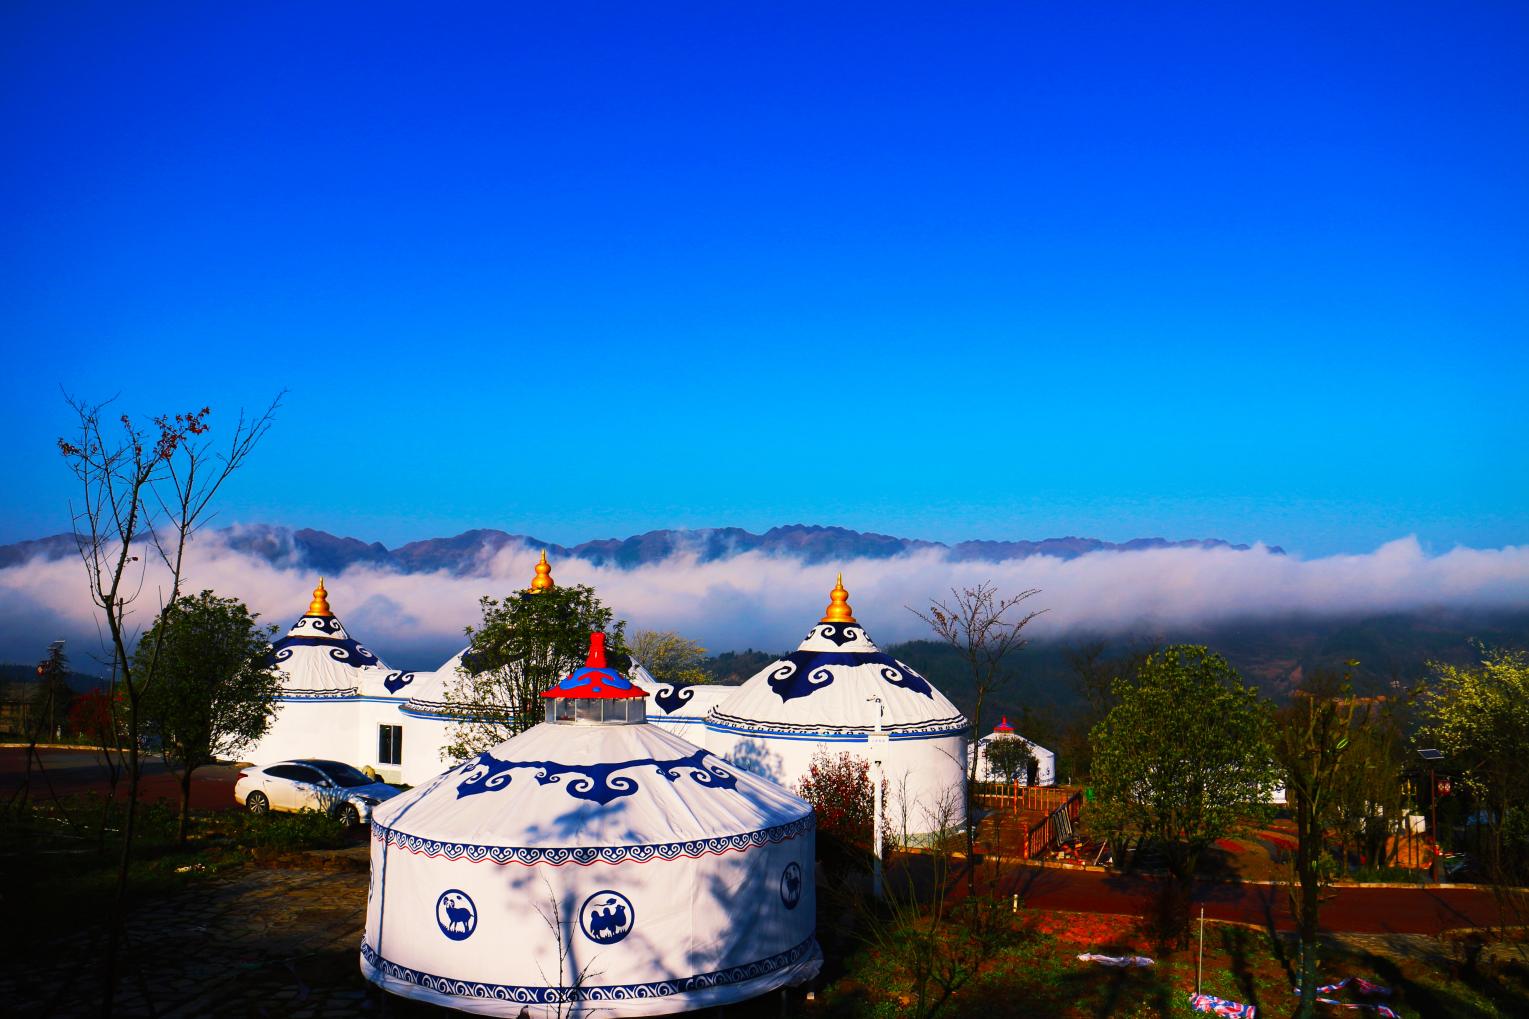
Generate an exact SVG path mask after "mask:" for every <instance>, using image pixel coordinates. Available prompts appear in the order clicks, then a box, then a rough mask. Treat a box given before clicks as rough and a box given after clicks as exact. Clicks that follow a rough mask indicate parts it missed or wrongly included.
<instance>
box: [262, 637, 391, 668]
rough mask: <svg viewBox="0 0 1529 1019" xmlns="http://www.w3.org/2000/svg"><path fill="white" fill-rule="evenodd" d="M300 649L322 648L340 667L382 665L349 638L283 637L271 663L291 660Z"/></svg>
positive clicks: (277, 645) (276, 647) (278, 642)
mask: <svg viewBox="0 0 1529 1019" xmlns="http://www.w3.org/2000/svg"><path fill="white" fill-rule="evenodd" d="M300 647H321V648H324V649H325V650H326V651H327V652H328V653H329V657H330V658H333V659H334V660H335V661H337V662H339V663H341V664H342V665H352V666H355V667H356V668H358V669H360V668H365V667H368V666H377V665H381V664H382V663H381V661H379V660H378V658H377V656H376V655H374V654H372V653H371V652H370V651H368V650H367V649H366V648H364V647H362V646H361V645H360V644H358V643H356V642H355V641H353V640H351V639H350V638H349V637H290V636H289V637H283V638H282V639H281V640H279V641H277V642H276V646H275V649H274V652H275V653H274V654H272V655H271V661H272V662H273V663H275V664H280V663H281V662H284V661H286V660H287V659H288V658H291V657H292V652H293V651H294V650H295V649H297V648H300Z"/></svg>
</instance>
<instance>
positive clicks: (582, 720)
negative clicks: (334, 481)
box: [361, 634, 822, 1017]
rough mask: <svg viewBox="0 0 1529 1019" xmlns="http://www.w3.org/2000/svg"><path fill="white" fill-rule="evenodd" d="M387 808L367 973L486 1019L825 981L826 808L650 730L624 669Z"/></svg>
mask: <svg viewBox="0 0 1529 1019" xmlns="http://www.w3.org/2000/svg"><path fill="white" fill-rule="evenodd" d="M544 696H545V697H546V698H547V715H546V721H545V722H543V723H541V724H540V725H537V726H534V727H532V728H531V729H529V730H527V731H525V732H523V733H520V734H519V735H517V736H515V737H513V738H512V739H509V740H506V741H505V742H503V743H500V744H499V745H497V746H495V747H493V748H492V749H490V750H487V751H485V752H483V753H480V754H478V755H477V756H476V757H474V758H473V759H472V760H469V761H467V762H466V763H464V764H462V765H460V766H459V767H456V768H453V769H451V770H450V771H447V772H445V773H443V774H441V775H439V776H438V777H436V778H435V779H432V780H431V781H430V782H429V783H427V784H425V785H423V786H420V787H418V788H415V789H412V790H410V791H408V792H406V793H404V794H402V795H400V796H398V797H396V798H394V799H392V800H389V801H388V802H387V803H386V804H385V805H384V806H382V807H380V808H379V809H378V810H377V811H376V812H375V813H374V814H373V816H372V865H371V883H370V886H369V890H368V895H367V914H366V934H365V939H364V941H363V943H362V947H361V969H362V972H363V973H364V974H365V975H366V977H367V979H369V980H371V981H373V982H374V983H377V984H379V985H380V986H382V987H383V988H385V989H387V990H388V991H391V992H393V993H395V994H399V995H403V996H406V997H410V998H415V999H419V1000H423V1001H428V1002H432V1003H434V1004H438V1005H445V1006H449V1007H452V1008H457V1009H461V1010H464V1011H469V1012H479V1013H483V1014H487V1015H505V1016H515V1015H519V1014H520V1010H521V1009H522V1008H523V1007H528V1008H529V1010H530V1014H531V1015H533V1016H548V1017H550V1016H554V1015H571V1016H584V1015H602V1016H613V1017H614V1016H635V1015H661V1014H667V1013H672V1012H683V1011H688V1010H691V1009H697V1008H705V1007H709V1006H713V1005H722V1004H726V1003H729V1002H735V1001H741V1000H743V999H746V998H750V997H754V996H756V995H759V994H763V993H765V992H767V991H771V990H775V989H777V988H779V987H783V986H786V985H790V984H798V983H801V982H803V981H805V980H808V979H810V978H811V977H812V976H814V975H815V974H816V973H817V971H818V968H819V967H820V966H821V964H822V953H821V951H820V950H819V948H818V944H817V940H816V938H815V937H814V933H813V932H814V927H815V911H816V901H815V892H814V887H813V857H814V852H813V849H814V844H813V830H814V826H813V814H812V808H811V807H810V806H809V805H808V804H806V803H804V802H803V801H801V800H799V799H797V798H796V797H795V796H792V795H791V794H790V793H788V792H786V790H784V789H782V788H780V787H779V786H777V785H775V784H774V783H772V782H769V781H766V780H764V779H761V778H758V777H756V776H754V775H750V774H748V773H747V772H744V771H742V770H740V769H737V768H734V767H732V766H730V765H728V764H727V763H725V762H723V761H721V760H719V759H718V758H716V757H715V756H713V755H711V754H710V753H708V752H707V751H705V750H702V749H701V748H700V747H697V746H696V745H694V744H693V743H688V742H686V741H685V740H683V739H680V738H679V737H678V736H675V735H673V734H671V733H669V732H666V731H664V730H662V729H660V728H658V727H657V726H654V725H650V724H648V722H647V720H646V719H647V711H646V707H647V705H646V695H645V694H644V693H643V691H641V690H640V689H638V688H636V687H635V686H634V685H633V684H632V683H631V682H630V681H629V680H628V679H626V677H624V676H621V675H620V674H619V673H617V672H616V671H615V670H613V669H610V668H608V667H607V666H606V663H605V655H604V634H594V635H592V637H591V641H590V652H589V659H588V661H587V662H586V664H585V665H584V667H583V668H581V669H578V670H577V671H575V672H574V673H573V674H572V675H570V676H569V677H567V678H566V679H564V680H563V681H562V682H561V683H560V684H559V685H558V686H557V687H555V688H553V689H552V690H550V691H548V692H547V693H546V694H544Z"/></svg>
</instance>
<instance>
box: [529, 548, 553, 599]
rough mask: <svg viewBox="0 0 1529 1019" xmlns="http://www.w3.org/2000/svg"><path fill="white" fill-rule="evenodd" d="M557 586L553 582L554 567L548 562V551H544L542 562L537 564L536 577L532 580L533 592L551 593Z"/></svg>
mask: <svg viewBox="0 0 1529 1019" xmlns="http://www.w3.org/2000/svg"><path fill="white" fill-rule="evenodd" d="M556 586H557V585H556V584H554V583H553V582H552V566H551V565H550V564H549V563H548V562H547V550H546V549H542V557H541V561H540V562H538V563H537V564H536V576H535V577H533V578H532V579H531V592H532V593H533V594H535V593H537V592H539V591H550V590H551V589H552V588H554V587H556Z"/></svg>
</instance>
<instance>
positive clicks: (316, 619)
mask: <svg viewBox="0 0 1529 1019" xmlns="http://www.w3.org/2000/svg"><path fill="white" fill-rule="evenodd" d="M272 658H273V661H274V662H275V665H276V668H277V671H278V672H279V673H280V674H281V692H280V693H279V694H278V695H277V698H276V717H275V718H274V719H273V720H272V722H271V727H270V728H269V729H268V730H266V733H265V735H264V736H262V737H261V738H260V740H259V741H258V742H257V743H256V744H255V745H253V746H252V747H250V748H249V749H248V750H247V751H246V755H245V756H247V757H248V758H249V760H250V761H251V762H253V763H255V764H269V763H272V762H274V761H281V760H286V759H289V758H294V757H326V758H332V759H334V760H338V761H345V762H347V763H350V764H354V765H355V766H357V767H366V766H368V765H370V766H373V767H377V768H378V769H379V770H380V771H382V772H383V773H384V774H386V773H387V772H388V771H389V770H390V769H392V770H395V771H396V768H394V767H393V765H391V764H389V763H387V762H386V760H385V759H386V758H387V757H389V756H390V754H389V752H388V750H389V748H388V746H387V745H386V739H387V737H388V735H389V733H388V732H387V731H386V730H383V729H381V728H379V726H382V725H393V724H396V722H397V719H396V715H397V712H398V708H399V707H400V706H402V705H403V703H404V701H405V699H406V698H405V697H404V696H403V695H401V694H400V693H399V691H398V688H397V683H398V679H397V677H398V676H399V675H401V674H400V673H397V672H393V671H390V670H389V669H388V667H387V666H386V665H385V664H384V663H383V662H382V660H381V659H380V658H378V657H377V655H375V654H374V653H372V652H371V651H370V650H368V649H367V648H366V647H365V646H363V645H362V644H360V643H359V642H357V641H356V640H355V639H354V638H353V637H351V635H350V634H349V633H347V632H346V630H345V627H344V625H343V624H342V623H341V622H340V620H339V617H337V616H336V615H335V614H334V612H333V611H331V610H330V608H329V595H328V592H327V591H326V590H325V588H324V580H323V578H322V577H321V578H319V583H318V586H317V587H316V588H314V590H313V600H312V601H311V602H310V603H309V604H308V611H307V612H305V613H304V614H303V616H302V618H300V619H299V620H298V621H297V622H296V623H294V624H293V626H292V629H290V630H288V631H287V635H286V636H285V637H282V638H281V639H280V640H278V641H276V642H275V644H274V645H272ZM374 736H376V737H377V738H373V737H374Z"/></svg>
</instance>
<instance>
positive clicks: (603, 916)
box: [579, 889, 637, 945]
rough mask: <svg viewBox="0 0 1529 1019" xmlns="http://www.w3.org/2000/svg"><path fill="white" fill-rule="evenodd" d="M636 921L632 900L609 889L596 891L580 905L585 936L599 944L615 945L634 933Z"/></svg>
mask: <svg viewBox="0 0 1529 1019" xmlns="http://www.w3.org/2000/svg"><path fill="white" fill-rule="evenodd" d="M636 922H637V911H636V910H634V909H633V908H632V900H631V899H628V898H627V897H626V896H625V895H622V894H621V893H620V892H613V891H611V890H609V889H606V890H605V891H600V892H596V893H595V894H593V895H591V896H590V897H589V898H587V899H585V900H584V905H582V906H580V907H579V926H580V927H581V928H583V930H584V936H585V937H586V938H588V939H589V940H591V941H593V942H594V943H595V944H597V945H614V944H615V943H616V942H618V941H620V940H621V939H622V938H624V937H626V936H627V935H628V934H630V933H632V925H633V924H635V923H636Z"/></svg>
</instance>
